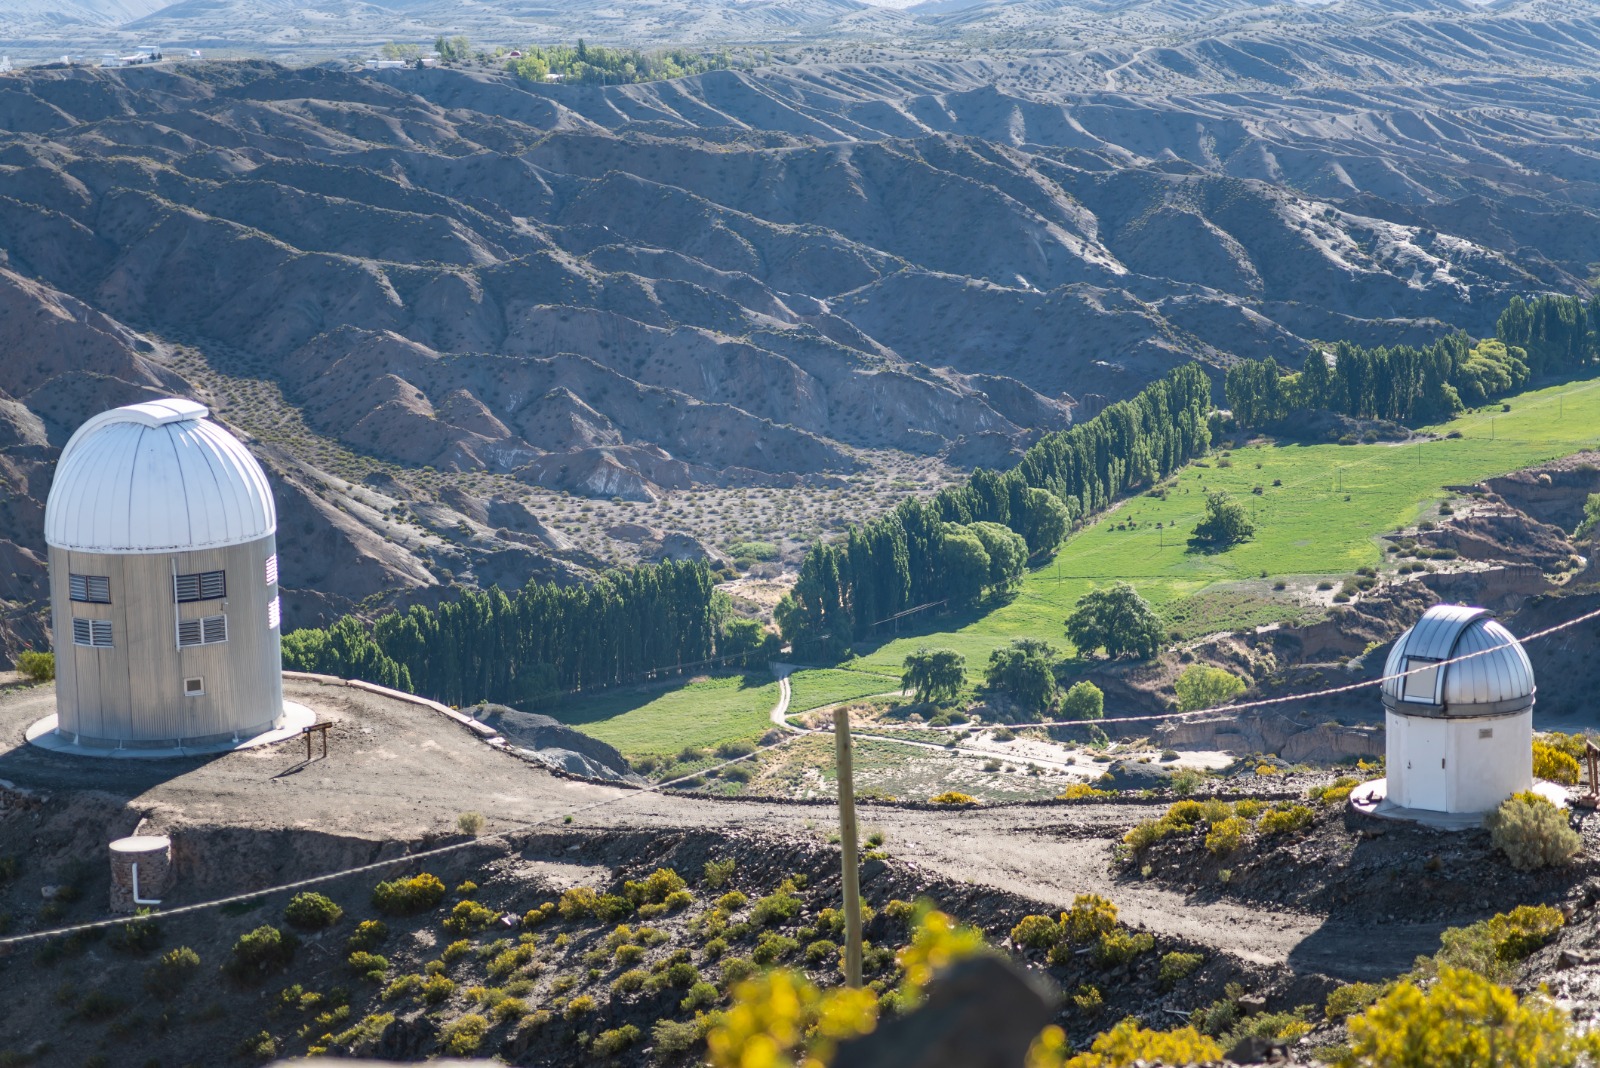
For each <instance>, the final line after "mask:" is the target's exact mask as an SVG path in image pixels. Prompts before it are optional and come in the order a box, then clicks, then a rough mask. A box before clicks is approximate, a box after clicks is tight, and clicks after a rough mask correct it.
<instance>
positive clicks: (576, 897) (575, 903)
mask: <svg viewBox="0 0 1600 1068" xmlns="http://www.w3.org/2000/svg"><path fill="white" fill-rule="evenodd" d="M599 900H600V894H599V892H598V891H596V890H595V889H594V888H592V887H588V886H574V887H573V888H572V889H571V890H568V891H567V892H566V893H564V894H562V895H561V900H560V902H558V903H557V905H556V911H558V912H560V913H561V918H562V919H563V920H566V921H568V922H569V923H570V922H576V921H577V920H585V919H588V918H589V917H591V916H593V915H594V908H595V905H596V903H598V902H599Z"/></svg>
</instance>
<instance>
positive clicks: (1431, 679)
mask: <svg viewBox="0 0 1600 1068" xmlns="http://www.w3.org/2000/svg"><path fill="white" fill-rule="evenodd" d="M1471 653H1476V654H1481V655H1476V656H1472V657H1471V659H1468V660H1462V661H1460V662H1458V663H1453V664H1449V663H1445V664H1444V665H1443V666H1442V667H1441V666H1436V665H1439V664H1441V663H1443V662H1445V661H1449V660H1453V659H1455V658H1457V657H1462V656H1466V655H1468V654H1471ZM1383 673H1384V675H1385V676H1386V677H1387V676H1395V675H1400V674H1402V673H1406V674H1405V675H1404V677H1402V678H1388V681H1386V682H1385V683H1384V684H1383V706H1384V708H1386V709H1388V710H1389V711H1390V712H1394V713H1396V714H1398V715H1403V716H1440V717H1464V716H1502V715H1511V714H1513V713H1517V712H1523V711H1526V710H1528V709H1530V708H1532V707H1533V700H1534V691H1535V686H1534V681H1533V665H1532V664H1530V663H1529V662H1528V654H1527V653H1526V652H1525V651H1524V650H1523V648H1522V643H1521V642H1519V641H1517V639H1516V636H1515V635H1513V634H1512V633H1511V632H1510V631H1508V630H1506V628H1505V627H1503V626H1501V625H1500V624H1499V623H1498V622H1496V620H1495V619H1494V617H1493V615H1492V614H1491V613H1490V612H1489V610H1488V609H1486V608H1465V607H1462V606H1460V605H1446V604H1438V605H1434V606H1433V607H1432V608H1430V609H1428V611H1427V612H1426V613H1424V615H1423V617H1422V618H1421V619H1419V620H1417V622H1416V625H1415V626H1413V627H1412V628H1411V629H1410V630H1408V631H1406V632H1405V633H1404V634H1402V635H1401V636H1400V639H1399V640H1398V641H1396V642H1395V643H1394V649H1393V650H1392V651H1391V652H1390V653H1389V660H1388V663H1386V664H1385V665H1384V669H1383Z"/></svg>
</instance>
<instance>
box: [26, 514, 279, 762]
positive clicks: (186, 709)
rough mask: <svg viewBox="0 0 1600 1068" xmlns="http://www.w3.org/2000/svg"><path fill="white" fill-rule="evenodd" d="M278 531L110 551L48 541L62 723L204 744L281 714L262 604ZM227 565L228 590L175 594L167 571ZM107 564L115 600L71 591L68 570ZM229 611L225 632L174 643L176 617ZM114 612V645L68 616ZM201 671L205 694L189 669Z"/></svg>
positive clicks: (86, 730)
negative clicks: (79, 630) (83, 597)
mask: <svg viewBox="0 0 1600 1068" xmlns="http://www.w3.org/2000/svg"><path fill="white" fill-rule="evenodd" d="M276 552H277V546H276V539H275V538H274V537H272V536H271V535H269V536H267V537H265V538H262V539H260V540H258V541H254V542H249V543H247V544H244V545H234V546H229V547H227V548H223V549H207V550H204V551H201V552H189V553H141V554H128V555H107V554H101V553H82V552H72V551H68V550H64V549H57V548H54V547H52V548H51V549H50V604H51V607H52V609H53V612H54V620H53V628H52V629H53V631H54V634H55V644H56V711H57V714H58V716H59V729H60V730H61V732H62V733H63V734H67V735H78V736H79V738H80V740H81V741H82V742H83V744H85V745H110V746H116V745H118V744H127V745H129V746H163V745H173V744H176V743H178V742H187V743H190V744H200V743H202V742H207V741H221V740H226V739H228V738H231V737H233V736H234V735H235V734H237V735H238V736H240V737H249V736H251V735H255V734H260V733H261V732H263V731H266V730H269V729H271V728H272V727H273V726H275V725H276V724H277V722H278V720H279V719H280V718H281V716H282V715H283V676H282V663H283V658H282V652H281V643H280V635H279V631H278V629H276V628H271V627H269V626H268V620H267V609H268V605H269V604H270V603H271V601H272V599H273V598H274V597H276V596H278V588H277V587H276V586H269V585H267V582H266V562H267V559H268V558H269V557H271V556H273V555H274V554H275V553H276ZM203 571H225V572H227V582H228V590H227V597H225V598H224V599H222V600H212V601H200V602H191V603H186V604H177V603H175V601H174V599H173V590H172V576H173V575H175V574H193V573H196V572H203ZM70 574H79V575H106V576H108V577H109V578H110V580H111V603H110V604H84V603H81V602H75V601H73V600H72V599H71V597H70V594H69V592H68V576H69V575H70ZM219 614H222V615H226V616H227V617H228V640H227V641H226V642H222V643H220V644H216V645H203V646H191V647H187V648H183V649H179V648H178V639H177V627H178V620H179V619H180V618H181V619H199V618H201V617H204V616H213V615H219ZM74 617H77V618H89V619H109V620H111V623H112V631H113V643H114V644H113V646H112V648H110V649H101V648H86V647H83V646H78V645H74V644H73V642H72V620H73V618H74ZM196 677H198V678H202V679H204V680H205V681H204V686H205V693H204V695H203V696H198V697H195V696H185V693H184V680H185V679H188V678H196Z"/></svg>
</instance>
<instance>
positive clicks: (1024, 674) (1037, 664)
mask: <svg viewBox="0 0 1600 1068" xmlns="http://www.w3.org/2000/svg"><path fill="white" fill-rule="evenodd" d="M1056 655H1057V654H1056V650H1055V649H1053V648H1052V647H1051V646H1049V645H1048V644H1046V643H1045V642H1041V641H1037V640H1035V639H1031V638H1019V639H1015V640H1013V641H1012V643H1011V644H1010V645H1009V646H1007V647H1005V648H1003V649H996V650H995V651H994V652H992V653H990V654H989V667H988V669H987V670H986V671H985V672H984V682H985V683H986V684H987V685H988V687H989V689H991V690H995V691H997V692H999V693H1004V694H1006V695H1007V696H1009V697H1010V698H1011V700H1012V701H1013V702H1015V703H1016V705H1017V706H1018V707H1020V708H1022V709H1023V710H1025V711H1028V712H1043V711H1044V710H1045V709H1047V708H1049V707H1050V705H1051V703H1052V702H1054V701H1055V698H1056V690H1057V687H1056V674H1055V660H1056Z"/></svg>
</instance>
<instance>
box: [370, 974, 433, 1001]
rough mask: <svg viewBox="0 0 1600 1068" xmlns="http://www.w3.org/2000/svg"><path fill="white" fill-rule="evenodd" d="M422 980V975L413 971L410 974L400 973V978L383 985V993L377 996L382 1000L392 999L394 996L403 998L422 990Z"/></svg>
mask: <svg viewBox="0 0 1600 1068" xmlns="http://www.w3.org/2000/svg"><path fill="white" fill-rule="evenodd" d="M423 982H424V979H423V977H422V976H420V975H416V974H415V973H413V974H411V975H402V976H401V977H400V978H398V979H396V980H395V981H394V982H392V983H390V984H389V985H388V986H386V987H384V988H383V993H382V994H380V995H378V996H379V997H381V998H382V999H383V1000H384V1001H394V1000H395V999H396V998H403V997H406V996H408V995H411V994H415V993H418V992H420V991H421V990H422V984H423Z"/></svg>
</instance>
